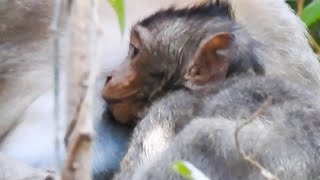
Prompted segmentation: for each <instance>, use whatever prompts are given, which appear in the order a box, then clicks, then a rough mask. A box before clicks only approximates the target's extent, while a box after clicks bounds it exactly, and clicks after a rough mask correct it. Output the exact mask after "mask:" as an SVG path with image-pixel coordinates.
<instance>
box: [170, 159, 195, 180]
mask: <svg viewBox="0 0 320 180" xmlns="http://www.w3.org/2000/svg"><path fill="white" fill-rule="evenodd" d="M172 168H173V170H174V171H175V172H176V173H178V174H179V175H180V176H182V177H184V178H185V179H193V178H192V174H191V171H190V170H189V168H187V167H186V166H185V165H184V163H183V162H181V161H177V162H174V163H173V166H172Z"/></svg>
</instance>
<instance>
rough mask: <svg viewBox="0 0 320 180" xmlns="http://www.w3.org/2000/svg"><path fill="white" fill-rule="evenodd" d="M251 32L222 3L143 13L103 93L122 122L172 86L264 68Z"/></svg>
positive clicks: (130, 119)
mask: <svg viewBox="0 0 320 180" xmlns="http://www.w3.org/2000/svg"><path fill="white" fill-rule="evenodd" d="M242 36H245V37H242ZM247 36H248V34H247V33H245V32H243V29H242V28H240V26H239V25H237V24H236V23H235V22H234V21H233V20H232V18H231V16H230V13H229V7H228V6H227V5H226V4H220V3H214V4H211V3H210V4H204V5H200V6H197V7H192V8H185V9H179V10H177V9H173V8H171V9H167V10H162V11H159V12H157V13H155V14H153V15H151V16H149V17H147V18H145V19H143V20H142V21H140V22H138V23H137V24H135V25H134V26H133V27H132V30H131V33H130V42H129V51H128V54H127V57H126V59H125V60H124V61H123V63H122V64H120V65H119V66H118V67H117V68H116V69H114V70H113V71H112V73H111V74H110V75H109V76H108V77H107V78H106V82H105V86H104V88H103V91H102V96H103V98H104V99H105V100H106V102H107V103H108V105H109V106H108V107H109V112H110V113H111V114H112V115H113V117H114V119H115V120H116V121H118V122H121V123H124V124H128V123H133V122H136V121H137V120H138V119H139V112H141V111H142V110H143V109H145V108H146V107H148V106H150V104H151V103H152V102H153V101H154V100H155V99H157V98H159V97H161V96H162V95H164V94H165V93H168V92H170V91H172V90H176V89H179V88H183V87H187V88H190V89H192V87H194V85H196V86H201V85H204V84H206V83H208V82H215V81H221V80H223V79H225V78H226V77H228V76H230V75H231V74H236V73H240V72H241V71H247V70H248V69H254V71H255V72H257V73H264V70H263V67H262V66H261V64H260V63H259V62H258V61H257V58H256V57H255V55H254V53H252V52H251V50H252V46H254V42H253V40H252V39H251V38H248V37H249V36H248V37H247ZM238 46H246V47H238ZM253 61H255V62H254V63H252V62H253ZM187 84H192V85H193V86H187Z"/></svg>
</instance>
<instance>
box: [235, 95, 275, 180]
mask: <svg viewBox="0 0 320 180" xmlns="http://www.w3.org/2000/svg"><path fill="white" fill-rule="evenodd" d="M271 103H272V98H271V97H268V99H267V100H266V101H265V102H264V103H263V104H262V105H261V106H260V107H259V109H258V110H257V111H255V112H254V113H253V114H252V116H251V117H250V119H249V120H248V121H246V122H244V123H243V124H241V125H240V126H237V127H236V130H235V132H234V139H235V144H236V148H237V150H238V151H239V153H240V155H241V156H242V158H243V159H244V160H246V161H248V162H249V163H250V164H251V165H253V166H254V167H256V168H257V169H259V171H260V173H261V175H262V176H263V177H265V178H266V179H269V180H279V178H278V177H277V176H275V175H274V174H272V173H271V172H270V171H268V170H267V169H265V168H264V167H263V166H262V165H261V164H260V163H259V162H257V161H255V160H253V159H252V158H250V157H249V156H248V155H247V154H246V153H245V152H244V150H242V149H241V146H240V142H239V132H240V130H241V129H242V128H243V127H245V126H247V125H248V124H250V123H252V122H253V121H254V120H256V119H257V118H258V116H260V115H261V114H263V113H264V112H265V111H266V109H267V108H268V107H269V106H270V105H271Z"/></svg>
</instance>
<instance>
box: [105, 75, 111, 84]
mask: <svg viewBox="0 0 320 180" xmlns="http://www.w3.org/2000/svg"><path fill="white" fill-rule="evenodd" d="M111 79H112V76H107V79H106V81H105V82H104V85H107V84H108V83H109V82H110V80H111Z"/></svg>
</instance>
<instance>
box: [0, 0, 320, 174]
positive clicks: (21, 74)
mask: <svg viewBox="0 0 320 180" xmlns="http://www.w3.org/2000/svg"><path fill="white" fill-rule="evenodd" d="M52 2H53V1H49V0H46V1H37V0H10V1H1V2H0V7H1V8H0V14H1V15H0V17H1V18H0V23H1V29H0V42H1V45H0V52H1V57H0V58H1V59H0V60H1V61H0V62H1V63H0V71H1V73H0V79H1V86H0V96H1V97H0V110H1V114H2V116H1V121H0V123H1V124H0V127H1V129H0V135H1V136H2V135H3V134H5V132H10V134H8V136H7V137H6V138H4V137H3V138H2V142H3V140H4V139H11V142H19V141H17V139H14V138H13V139H12V137H15V136H14V135H13V134H15V133H16V132H15V131H13V130H12V127H13V125H14V124H15V123H16V124H17V125H18V126H20V125H21V123H20V122H19V121H18V119H19V118H18V117H19V116H21V115H23V112H25V109H27V108H29V107H30V106H31V103H32V101H33V100H34V99H35V97H38V96H39V95H41V94H42V93H44V92H45V91H46V90H47V89H48V88H50V87H51V85H52V84H51V80H52V77H51V75H52V74H51V73H50V72H51V70H52V69H51V64H50V62H51V60H50V53H49V47H50V46H51V43H50V42H49V38H50V34H48V32H49V31H48V26H49V24H50V21H51V19H52V11H51V10H52V4H51V3H52ZM183 2H185V1H183ZM228 2H229V3H231V6H232V8H231V11H232V12H233V13H232V14H233V15H234V17H235V19H236V20H237V21H238V22H240V23H241V24H242V25H243V26H244V27H248V28H247V29H248V31H249V32H250V33H251V34H253V35H254V37H255V38H256V39H257V40H261V41H263V43H265V44H266V46H267V47H269V48H267V49H266V52H267V54H270V57H276V58H275V61H276V62H278V61H277V59H280V60H281V62H280V61H279V62H278V63H280V64H278V63H275V64H274V66H275V67H274V68H277V69H280V71H279V72H281V73H283V74H289V78H292V79H293V80H298V81H299V80H301V81H302V80H304V78H301V77H300V76H299V75H298V74H299V73H300V74H302V77H305V78H306V77H307V78H308V77H309V76H312V78H310V79H311V80H314V82H309V84H310V85H313V86H314V87H317V84H318V83H316V82H317V80H315V79H317V74H315V73H314V72H319V70H317V69H319V65H318V62H316V59H315V58H314V54H313V53H312V51H311V48H310V47H309V46H307V44H308V43H307V39H306V38H305V35H304V34H305V32H306V30H305V28H304V26H303V25H302V23H301V22H300V21H299V19H298V18H297V17H296V16H294V14H293V13H292V12H291V10H290V9H289V8H288V7H287V5H286V4H285V2H283V1H278V0H264V1H253V0H243V1H240V2H238V1H228ZM180 3H181V4H182V2H180ZM30 16H32V17H30ZM28 20H32V22H31V23H30V21H28ZM38 20H39V21H38ZM261 22H269V23H264V24H263V23H261ZM4 25H5V26H4ZM4 27H10V28H4ZM21 27H23V28H22V29H23V30H24V31H21V29H20V31H19V28H21ZM288 27H291V28H288ZM280 29H281V30H280ZM29 33H31V35H30V34H29ZM29 35H30V36H29ZM292 35H294V38H291V37H292ZM279 54H280V55H281V57H282V58H278V56H279ZM289 60H290V61H289ZM288 64H289V65H288ZM287 65H288V66H287ZM278 67H279V68H278ZM287 67H299V68H297V69H298V72H296V71H291V69H289V68H287ZM269 69H270V68H269ZM271 69H272V68H271ZM312 69H315V70H314V71H313V70H312ZM39 77H41V79H39ZM35 79H36V81H35ZM3 82H4V83H3ZM305 82H308V81H305ZM31 89H32V90H31ZM42 108H43V107H42ZM29 112H30V113H29V114H32V113H33V114H35V111H34V110H33V109H32V108H30V109H29ZM21 119H23V120H24V118H23V117H22V118H21ZM32 123H34V122H30V125H28V126H21V127H20V128H21V129H24V130H27V131H28V130H34V129H33V128H34V125H33V124H32ZM25 124H28V122H26V123H25ZM38 136H39V135H38ZM41 136H42V134H41ZM111 136H113V135H111ZM9 137H10V138H9ZM28 137H29V136H28ZM15 138H19V136H16V137H15ZM25 138H26V137H25ZM32 138H33V136H30V138H29V139H28V140H26V142H27V141H29V142H33V139H32ZM99 139H104V138H99ZM115 141H116V140H115ZM47 142H50V140H48V141H47ZM117 143H118V142H117ZM102 144H103V143H102ZM4 146H6V145H3V144H2V146H1V150H3V148H4ZM6 147H7V148H14V149H15V150H16V149H19V150H20V151H18V153H20V154H19V156H23V154H21V153H22V152H21V150H22V149H26V147H25V146H24V145H23V144H22V145H21V146H14V147H12V146H11V147H8V146H6ZM102 147H104V148H105V146H102ZM14 149H8V152H17V151H14ZM10 150H11V151H10ZM47 152H50V151H47ZM33 154H34V152H33ZM96 154H97V155H99V153H96ZM48 156H51V154H48ZM24 157H26V156H24ZM104 157H105V158H106V159H111V160H113V158H109V157H107V156H106V154H104ZM26 158H27V157H26ZM99 158H101V156H99ZM30 159H32V161H39V162H42V163H39V164H41V165H42V164H43V163H44V164H46V163H47V159H46V158H43V157H39V159H34V157H33V156H32V157H29V160H30ZM29 160H28V158H27V159H26V160H25V162H27V163H30V161H29ZM30 164H31V163H30ZM113 168H114V165H110V166H106V167H105V169H106V171H107V170H108V169H113Z"/></svg>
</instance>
